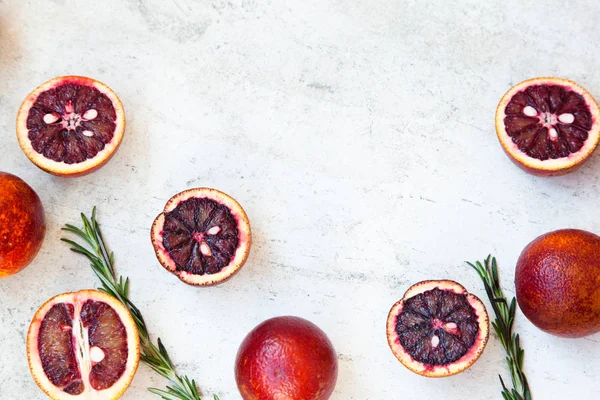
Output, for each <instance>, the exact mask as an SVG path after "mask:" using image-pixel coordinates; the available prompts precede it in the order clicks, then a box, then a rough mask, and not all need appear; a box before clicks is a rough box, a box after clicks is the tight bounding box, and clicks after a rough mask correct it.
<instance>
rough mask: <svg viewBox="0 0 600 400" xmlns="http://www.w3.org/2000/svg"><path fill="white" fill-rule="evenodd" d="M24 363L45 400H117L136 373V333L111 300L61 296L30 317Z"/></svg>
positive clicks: (96, 295) (88, 293) (95, 294)
mask: <svg viewBox="0 0 600 400" xmlns="http://www.w3.org/2000/svg"><path fill="white" fill-rule="evenodd" d="M27 358H28V360H29V368H30V370H31V374H32V375H33V379H34V380H35V382H36V383H37V385H38V386H39V387H40V389H42V391H43V392H44V393H46V395H48V396H49V397H50V398H51V399H54V400H75V399H82V400H83V399H86V400H87V399H94V400H109V399H111V400H112V399H117V398H119V397H120V396H121V395H122V394H123V392H124V391H125V390H126V389H127V387H128V386H129V384H130V383H131V380H132V379H133V376H134V375H135V372H136V370H137V367H138V363H139V359H140V341H139V337H138V330H137V327H136V325H135V322H134V321H133V319H132V317H131V314H130V313H129V311H128V310H127V309H126V308H125V306H123V305H122V304H121V303H120V302H119V301H118V300H116V299H115V298H113V297H112V296H109V295H108V294H106V293H103V292H100V291H98V290H82V291H79V292H75V293H64V294H61V295H58V296H55V297H53V298H51V299H50V300H48V301H47V302H46V303H45V304H44V305H43V306H42V307H40V309H39V310H38V311H37V312H36V313H35V316H34V317H33V321H32V322H31V325H30V327H29V332H28V334H27Z"/></svg>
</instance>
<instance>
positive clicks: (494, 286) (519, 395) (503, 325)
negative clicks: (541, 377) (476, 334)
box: [467, 255, 531, 400]
mask: <svg viewBox="0 0 600 400" xmlns="http://www.w3.org/2000/svg"><path fill="white" fill-rule="evenodd" d="M467 264H468V265H469V266H471V267H472V268H473V269H475V271H477V274H478V275H479V277H480V278H481V280H482V282H483V286H484V289H485V292H486V293H487V295H488V298H489V300H490V303H491V304H492V309H493V310H494V314H495V315H496V320H495V321H493V322H492V327H493V328H494V332H495V333H496V336H498V338H499V339H500V343H501V344H502V347H503V348H504V350H505V351H506V362H507V364H508V369H509V372H510V377H511V380H512V386H513V387H512V389H509V388H508V387H507V386H506V385H505V383H504V381H503V380H502V377H501V376H500V384H501V385H502V392H501V393H502V397H503V398H504V400H531V391H530V389H529V384H528V383H527V378H526V377H525V373H524V372H523V358H524V354H525V351H524V350H523V349H522V348H521V340H520V338H519V335H518V334H516V333H513V332H512V329H513V323H514V321H515V314H516V310H517V304H516V301H515V298H514V297H513V299H512V300H511V301H510V305H509V302H508V301H507V300H506V297H505V296H504V294H503V293H502V288H501V287H500V278H499V274H498V264H497V262H496V258H495V257H492V256H491V255H490V256H488V257H487V258H486V259H485V260H484V262H483V263H481V262H480V261H477V262H475V263H470V262H467Z"/></svg>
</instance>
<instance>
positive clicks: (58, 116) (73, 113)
mask: <svg viewBox="0 0 600 400" xmlns="http://www.w3.org/2000/svg"><path fill="white" fill-rule="evenodd" d="M124 129H125V114H124V112H123V106H122V104H121V101H120V100H119V98H118V97H117V95H116V94H115V93H114V92H113V91H112V90H111V89H110V88H109V87H108V86H106V85H104V84H102V83H100V82H98V81H96V80H94V79H91V78H86V77H81V76H63V77H59V78H55V79H52V80H51V81H48V82H46V83H44V84H42V85H41V86H39V87H38V88H36V89H35V90H34V91H33V92H32V93H31V94H29V95H28V96H27V98H26V99H25V100H24V101H23V103H22V105H21V108H20V109H19V114H18V116H17V137H18V139H19V144H20V145H21V148H22V149H23V151H24V152H25V154H26V155H27V157H29V159H30V160H31V161H32V162H33V163H34V164H36V165H37V166H38V167H40V168H41V169H43V170H45V171H47V172H50V173H54V174H56V175H66V176H68V175H82V174H85V173H89V172H91V171H93V170H95V169H96V168H99V167H100V166H102V165H103V164H104V163H106V162H107V161H108V159H110V157H112V155H113V154H114V152H115V151H116V149H117V147H118V146H119V144H120V143H121V140H122V138H123V132H124Z"/></svg>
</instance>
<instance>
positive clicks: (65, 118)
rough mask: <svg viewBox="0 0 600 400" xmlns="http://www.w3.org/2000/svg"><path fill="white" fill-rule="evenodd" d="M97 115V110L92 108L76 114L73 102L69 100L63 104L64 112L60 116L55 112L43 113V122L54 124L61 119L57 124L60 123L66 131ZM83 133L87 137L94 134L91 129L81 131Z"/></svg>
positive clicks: (74, 128) (72, 129)
mask: <svg viewBox="0 0 600 400" xmlns="http://www.w3.org/2000/svg"><path fill="white" fill-rule="evenodd" d="M97 116H98V111H96V110H95V109H93V108H92V109H89V110H87V111H86V112H85V113H83V115H80V114H77V113H76V112H75V110H74V108H73V103H71V102H70V101H69V102H68V103H67V104H66V105H65V114H63V115H62V116H61V117H59V116H58V114H56V113H49V114H46V115H44V122H45V123H46V124H47V125H52V124H55V123H56V121H58V120H59V119H61V121H60V122H58V124H59V125H61V126H62V127H63V129H66V130H68V131H75V130H76V129H77V127H79V126H81V121H91V120H93V119H94V118H96V117H97ZM83 134H84V135H85V136H88V137H91V136H94V133H93V132H92V131H87V130H86V131H83Z"/></svg>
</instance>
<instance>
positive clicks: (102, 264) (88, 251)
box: [61, 207, 219, 400]
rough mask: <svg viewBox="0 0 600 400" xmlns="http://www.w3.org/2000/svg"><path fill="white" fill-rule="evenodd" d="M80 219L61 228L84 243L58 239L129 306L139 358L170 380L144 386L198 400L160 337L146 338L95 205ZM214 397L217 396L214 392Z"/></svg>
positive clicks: (175, 398) (177, 399) (178, 399)
mask: <svg viewBox="0 0 600 400" xmlns="http://www.w3.org/2000/svg"><path fill="white" fill-rule="evenodd" d="M81 220H82V221H83V229H80V228H77V227H76V226H74V225H70V224H66V225H65V227H64V228H63V230H64V231H67V232H70V233H72V234H74V235H76V236H78V237H79V238H81V239H82V240H83V241H84V245H81V244H79V243H77V242H75V241H73V240H70V239H66V238H62V239H61V240H62V241H64V242H66V243H68V244H70V245H71V250H72V251H74V252H75V253H79V254H83V255H84V256H86V257H87V258H88V259H89V260H90V262H91V266H92V270H93V271H94V273H95V274H96V276H97V277H98V279H100V282H101V284H102V287H100V288H99V290H101V291H103V292H105V293H107V294H109V295H111V296H113V297H115V298H117V299H118V300H119V301H120V302H121V303H123V304H124V305H125V307H127V309H129V312H130V313H131V316H132V317H133V320H134V321H135V324H136V325H137V328H138V332H139V336H140V345H141V360H142V361H143V362H144V363H145V364H146V365H148V366H149V367H150V368H152V369H153V370H154V371H156V372H158V373H159V374H160V375H162V376H163V377H165V378H167V379H168V380H169V381H170V383H171V384H170V386H167V388H166V390H163V389H156V388H149V389H148V390H149V391H150V392H152V393H154V394H156V395H158V396H160V397H161V398H162V399H164V400H202V398H201V396H200V393H199V392H198V388H197V387H196V382H195V381H194V380H193V379H190V378H188V377H187V376H185V375H177V373H176V372H175V366H174V365H173V362H172V361H171V358H170V357H169V354H168V353H167V350H166V348H165V346H164V345H163V344H162V342H161V340H160V339H158V340H157V344H158V345H155V344H154V343H152V341H151V340H150V334H149V333H148V327H147V326H146V322H145V321H144V318H143V317H142V314H141V313H140V310H139V309H138V308H137V307H136V306H135V305H134V304H133V303H132V302H131V300H129V278H126V279H125V280H123V277H122V276H119V279H117V275H116V272H115V268H114V261H115V255H114V253H113V252H109V251H108V249H107V248H106V245H105V243H104V239H103V238H102V232H101V231H100V226H99V225H98V222H97V221H96V207H94V208H93V210H92V217H91V218H90V219H88V217H86V216H85V215H84V214H83V213H82V214H81ZM214 399H215V400H219V398H218V397H217V396H216V395H215V396H214Z"/></svg>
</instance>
